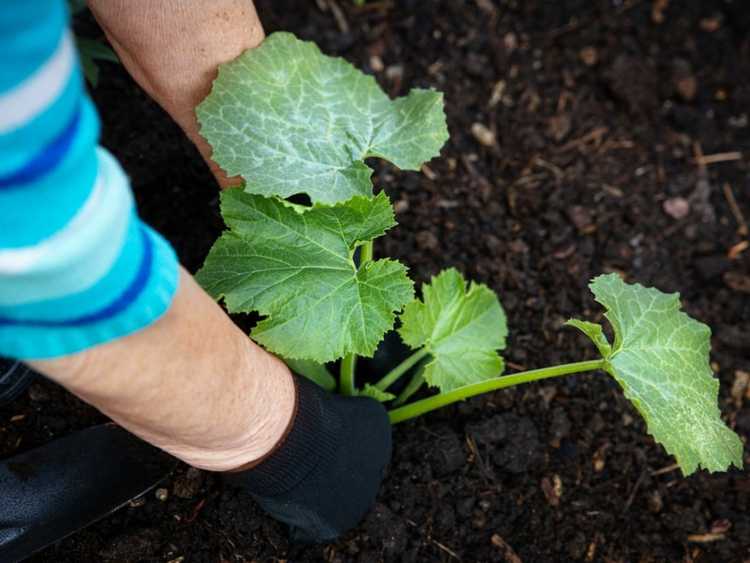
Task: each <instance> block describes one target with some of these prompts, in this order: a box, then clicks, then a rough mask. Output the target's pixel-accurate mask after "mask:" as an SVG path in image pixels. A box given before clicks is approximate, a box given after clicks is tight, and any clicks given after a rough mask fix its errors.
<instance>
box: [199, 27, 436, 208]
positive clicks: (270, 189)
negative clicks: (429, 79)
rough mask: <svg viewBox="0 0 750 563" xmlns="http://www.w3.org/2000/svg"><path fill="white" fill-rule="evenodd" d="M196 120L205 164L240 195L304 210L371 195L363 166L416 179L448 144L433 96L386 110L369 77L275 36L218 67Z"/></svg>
mask: <svg viewBox="0 0 750 563" xmlns="http://www.w3.org/2000/svg"><path fill="white" fill-rule="evenodd" d="M196 112H197V116H198V121H199V122H200V124H201V134H202V135H203V136H204V137H205V138H206V139H207V140H208V142H209V144H210V145H211V147H212V148H213V155H212V159H213V160H214V161H215V162H216V163H217V164H219V166H221V167H222V168H223V169H224V170H225V171H226V172H227V173H228V174H229V175H230V176H234V175H241V176H242V177H243V178H244V179H245V181H246V186H245V190H246V191H247V192H250V193H256V194H262V195H266V196H280V197H288V196H291V195H294V194H298V193H306V194H308V195H309V196H310V198H311V200H312V201H313V202H324V203H337V202H341V201H346V200H349V199H351V198H352V197H353V196H356V195H366V196H371V195H372V183H371V181H370V176H371V174H372V170H371V169H370V168H369V167H368V166H367V165H366V164H365V163H364V159H365V158H367V157H371V156H377V157H380V158H384V159H386V160H389V161H391V162H392V163H393V164H395V165H396V166H398V167H399V168H403V169H406V170H419V168H420V166H421V165H422V163H423V162H425V161H428V160H430V159H431V158H433V157H435V156H437V155H438V154H439V153H440V148H441V147H442V146H443V144H444V143H445V141H446V140H447V139H448V129H447V127H446V123H445V114H444V112H443V96H442V94H441V93H439V92H435V91H432V90H412V91H411V93H410V94H409V95H408V96H406V97H404V98H399V99H397V100H395V101H391V100H390V99H389V98H388V96H386V94H385V93H383V91H382V90H381V89H380V88H379V86H378V85H377V83H376V82H375V79H374V78H373V77H372V76H368V75H366V74H364V73H362V72H361V71H359V70H357V69H356V68H354V67H353V66H352V65H350V64H349V63H348V62H346V61H345V60H343V59H341V58H334V57H327V56H325V55H323V54H322V53H321V52H320V50H319V49H318V47H317V46H316V45H315V44H314V43H309V42H305V41H300V40H299V39H297V38H296V37H295V36H294V35H292V34H291V33H284V32H279V33H274V34H272V35H270V36H269V37H267V38H266V40H265V41H264V42H263V43H262V44H261V45H260V46H259V47H257V48H255V49H252V50H249V51H246V52H245V53H243V54H242V55H240V56H239V57H238V58H237V59H235V60H234V61H231V62H229V63H227V64H224V65H222V66H221V67H220V68H219V76H218V78H217V79H216V80H215V82H214V85H213V89H212V91H211V94H210V95H209V96H208V97H207V98H206V99H205V100H204V101H203V102H202V103H201V104H200V105H199V106H198V108H197V110H196Z"/></svg>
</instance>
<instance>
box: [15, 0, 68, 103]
mask: <svg viewBox="0 0 750 563" xmlns="http://www.w3.org/2000/svg"><path fill="white" fill-rule="evenodd" d="M67 20H68V13H67V6H66V5H65V2H64V1H62V0H2V3H1V4H0V46H2V51H0V60H2V61H3V64H0V95H2V94H3V92H5V91H7V90H10V89H11V88H14V87H15V86H17V85H18V84H19V83H21V82H22V81H23V80H26V79H27V78H28V77H29V76H31V75H32V74H33V73H34V72H35V71H36V70H37V69H38V68H39V67H40V66H41V65H42V64H43V63H44V62H45V61H46V60H47V59H48V58H49V57H50V55H51V54H52V52H53V51H54V49H55V46H56V45H57V43H58V41H59V39H60V36H61V34H62V33H63V31H64V30H65V27H66V24H67ZM5 55H12V59H9V63H10V64H6V62H5Z"/></svg>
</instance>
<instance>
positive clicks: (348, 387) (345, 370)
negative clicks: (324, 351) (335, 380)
mask: <svg viewBox="0 0 750 563" xmlns="http://www.w3.org/2000/svg"><path fill="white" fill-rule="evenodd" d="M356 365H357V355H356V354H349V355H348V356H344V358H343V359H342V360H341V373H340V377H339V393H341V394H342V395H354V393H355V390H356V387H355V381H354V368H355V366H356Z"/></svg>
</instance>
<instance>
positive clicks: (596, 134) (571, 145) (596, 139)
mask: <svg viewBox="0 0 750 563" xmlns="http://www.w3.org/2000/svg"><path fill="white" fill-rule="evenodd" d="M607 133H609V128H608V127H597V128H596V129H593V130H591V131H589V132H588V133H586V134H585V135H584V136H583V137H579V138H578V139H573V140H572V141H569V142H567V143H565V144H564V145H563V146H561V147H560V148H559V149H558V151H559V152H567V151H569V150H571V149H577V148H580V147H584V146H586V145H588V144H589V143H591V142H593V143H594V144H596V145H599V144H600V143H601V142H602V138H603V137H604V135H606V134H607Z"/></svg>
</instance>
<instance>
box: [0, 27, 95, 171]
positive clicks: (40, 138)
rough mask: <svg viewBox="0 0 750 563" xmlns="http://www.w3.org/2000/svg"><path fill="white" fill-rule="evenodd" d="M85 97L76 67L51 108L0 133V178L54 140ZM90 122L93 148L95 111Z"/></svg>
mask: <svg viewBox="0 0 750 563" xmlns="http://www.w3.org/2000/svg"><path fill="white" fill-rule="evenodd" d="M1 43H2V41H0V44H1ZM0 96H2V95H1V94H0ZM84 97H86V96H85V90H84V84H83V77H82V76H81V71H80V68H79V67H78V65H77V64H76V65H75V67H74V68H73V72H72V73H71V74H70V77H69V78H68V80H67V83H66V85H65V88H64V89H63V90H62V92H60V95H59V96H58V97H57V98H56V99H55V100H54V101H53V102H52V104H51V105H50V106H48V107H47V108H45V109H44V111H42V112H41V113H40V114H38V115H37V116H36V117H34V118H33V119H32V120H31V121H29V122H28V123H26V124H24V126H23V127H20V128H18V129H16V130H14V131H11V132H9V133H4V134H3V133H0V155H2V158H0V177H2V176H5V175H7V174H9V173H12V172H13V171H15V170H17V169H19V168H21V167H22V166H23V165H25V164H26V163H27V162H28V161H29V160H30V159H31V158H32V157H33V156H34V155H35V154H37V153H39V151H41V150H42V149H43V148H44V147H45V146H46V145H48V144H49V143H50V142H51V141H52V140H53V139H54V138H55V137H57V135H59V134H60V132H61V131H62V130H63V129H64V128H65V126H66V124H67V123H68V122H69V121H70V119H71V117H72V116H73V114H74V113H75V111H76V110H77V109H78V108H79V107H80V104H81V100H83V99H84ZM90 123H91V124H92V125H93V127H94V129H93V131H92V132H93V145H95V144H96V139H97V138H98V133H99V123H98V118H97V117H96V113H95V112H94V113H93V120H91V121H90ZM85 133H86V132H85V131H84V134H85Z"/></svg>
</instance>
